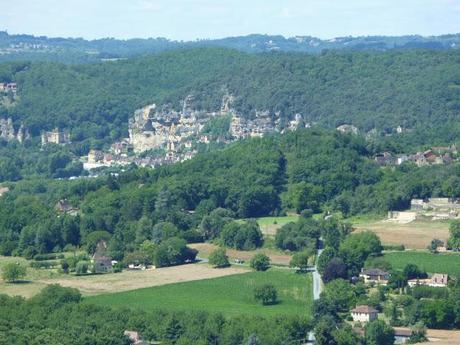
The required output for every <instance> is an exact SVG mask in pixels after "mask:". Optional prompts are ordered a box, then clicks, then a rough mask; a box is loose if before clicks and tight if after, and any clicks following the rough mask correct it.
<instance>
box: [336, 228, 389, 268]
mask: <svg viewBox="0 0 460 345" xmlns="http://www.w3.org/2000/svg"><path fill="white" fill-rule="evenodd" d="M382 249H383V248H382V244H381V242H380V239H379V238H378V236H377V235H376V234H374V233H373V232H370V231H365V232H361V233H358V234H351V235H349V236H347V237H346V238H345V240H344V241H343V242H342V243H341V244H340V250H339V255H340V257H341V258H342V259H343V261H344V262H345V264H346V265H347V267H348V269H349V271H350V274H351V275H358V273H359V272H360V270H361V268H362V267H363V265H364V262H365V261H366V259H367V258H368V257H369V256H370V255H379V254H380V253H381V252H382Z"/></svg>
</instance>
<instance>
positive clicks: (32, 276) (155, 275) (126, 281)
mask: <svg viewBox="0 0 460 345" xmlns="http://www.w3.org/2000/svg"><path fill="white" fill-rule="evenodd" d="M10 261H14V262H17V261H20V262H22V263H24V264H27V262H26V260H24V259H21V258H7V257H0V268H1V267H2V266H3V265H4V264H5V263H7V262H10ZM245 272H247V269H245V268H243V267H229V268H225V269H221V270H218V269H214V268H212V267H210V266H208V265H206V264H189V265H181V266H174V267H165V268H159V269H155V270H145V271H123V272H121V273H116V274H100V275H88V276H74V275H67V274H63V273H58V272H57V270H51V269H33V268H30V267H29V268H28V269H27V276H26V277H25V278H24V281H23V282H21V283H19V284H10V283H6V282H3V281H2V280H0V294H1V293H6V294H9V295H20V296H24V297H31V296H33V295H35V294H37V293H38V292H40V290H41V289H43V287H45V286H46V285H48V284H60V285H62V286H67V287H73V288H77V289H79V290H80V292H81V293H82V294H83V295H85V296H89V295H97V294H102V293H112V292H120V291H128V290H135V289H139V288H144V287H151V286H159V285H164V284H171V283H177V282H187V281H192V280H197V279H209V278H215V277H223V276H228V275H232V274H240V273H245Z"/></svg>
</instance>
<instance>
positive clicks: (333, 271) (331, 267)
mask: <svg viewBox="0 0 460 345" xmlns="http://www.w3.org/2000/svg"><path fill="white" fill-rule="evenodd" d="M347 277H348V272H347V266H346V265H345V263H344V262H343V260H342V259H341V258H333V259H332V260H331V261H330V262H329V264H328V265H327V266H326V269H325V270H324V272H323V275H322V278H323V281H324V282H325V283H329V282H330V281H332V280H334V279H339V278H342V279H346V278H347Z"/></svg>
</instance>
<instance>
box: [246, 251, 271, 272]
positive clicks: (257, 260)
mask: <svg viewBox="0 0 460 345" xmlns="http://www.w3.org/2000/svg"><path fill="white" fill-rule="evenodd" d="M249 266H251V268H253V269H255V270H256V271H266V270H268V269H269V268H270V258H269V257H268V256H267V255H265V254H264V253H257V254H256V255H254V256H253V257H252V258H251V261H250V262H249Z"/></svg>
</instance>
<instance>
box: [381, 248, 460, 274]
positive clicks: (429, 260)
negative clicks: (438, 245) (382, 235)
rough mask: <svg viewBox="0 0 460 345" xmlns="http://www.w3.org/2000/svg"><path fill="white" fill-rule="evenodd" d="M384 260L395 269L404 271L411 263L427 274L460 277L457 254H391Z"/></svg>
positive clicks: (414, 252) (459, 262)
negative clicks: (444, 274)
mask: <svg viewBox="0 0 460 345" xmlns="http://www.w3.org/2000/svg"><path fill="white" fill-rule="evenodd" d="M385 260H386V261H388V262H389V263H390V264H391V265H392V266H393V268H395V269H404V267H405V266H406V265H407V264H409V263H411V264H416V265H417V266H419V267H420V268H423V269H424V270H426V271H427V272H428V273H448V274H449V275H451V276H454V277H457V276H458V275H460V254H458V253H445V254H431V253H429V252H417V251H406V252H392V253H386V254H385Z"/></svg>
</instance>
